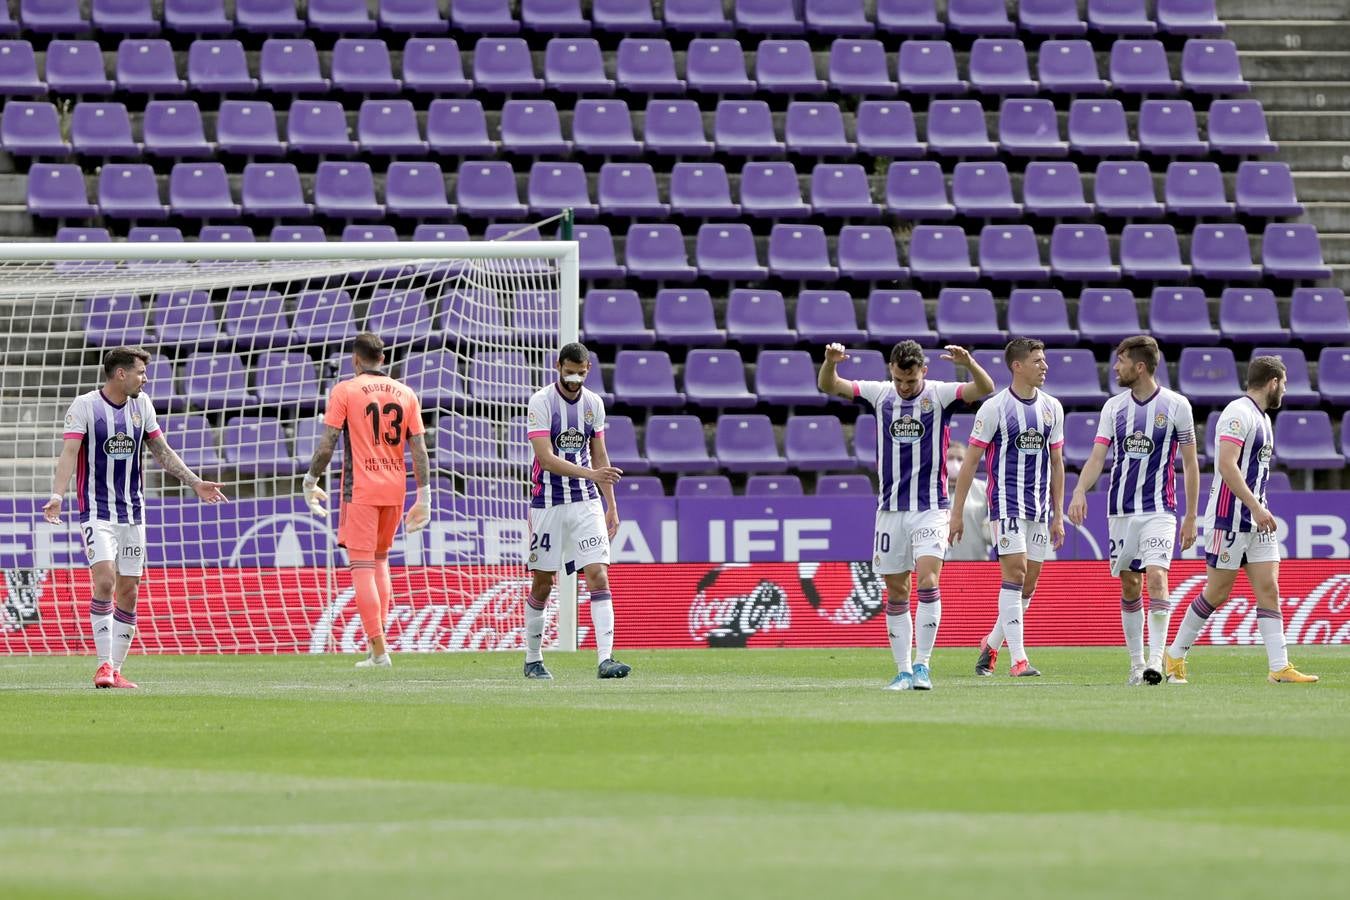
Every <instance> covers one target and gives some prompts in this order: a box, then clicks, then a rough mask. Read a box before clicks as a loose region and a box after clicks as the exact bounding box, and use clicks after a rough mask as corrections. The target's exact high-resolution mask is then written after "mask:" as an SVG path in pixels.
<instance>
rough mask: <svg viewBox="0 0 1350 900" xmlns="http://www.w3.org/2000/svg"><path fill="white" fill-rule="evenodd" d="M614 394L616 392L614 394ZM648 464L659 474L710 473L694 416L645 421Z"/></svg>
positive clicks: (710, 465) (712, 464) (700, 426)
mask: <svg viewBox="0 0 1350 900" xmlns="http://www.w3.org/2000/svg"><path fill="white" fill-rule="evenodd" d="M616 393H618V392H617V390H616ZM646 444H647V460H648V462H650V463H651V466H652V468H654V469H656V470H657V471H658V472H712V471H715V470H716V469H717V462H716V461H715V460H714V459H713V458H712V457H711V456H709V455H708V442H707V440H706V439H705V438H704V436H703V423H702V422H701V421H700V420H699V418H698V417H697V416H652V417H651V418H650V419H648V420H647V434H646Z"/></svg>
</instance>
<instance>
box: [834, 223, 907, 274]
mask: <svg viewBox="0 0 1350 900" xmlns="http://www.w3.org/2000/svg"><path fill="white" fill-rule="evenodd" d="M835 255H836V256H837V258H838V261H839V274H840V275H842V276H843V277H844V278H851V279H853V280H855V281H873V282H874V281H898V280H900V279H901V278H904V277H905V276H906V275H907V274H908V273H909V270H908V269H906V268H905V267H904V266H902V265H900V245H899V242H898V241H896V239H895V234H894V233H893V232H892V231H891V228H890V226H888V225H845V226H844V227H843V228H841V229H839V241H838V243H837V244H836V245H835Z"/></svg>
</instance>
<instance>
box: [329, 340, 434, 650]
mask: <svg viewBox="0 0 1350 900" xmlns="http://www.w3.org/2000/svg"><path fill="white" fill-rule="evenodd" d="M352 366H353V369H354V370H355V372H356V376H355V377H354V378H348V379H347V380H345V381H340V382H338V383H337V384H336V385H334V386H333V390H332V392H331V393H329V395H328V408H327V411H326V412H325V413H324V417H323V422H324V425H326V426H328V427H327V428H325V429H324V433H323V436H322V437H321V438H320V439H319V446H318V447H316V448H315V450H314V459H313V460H311V461H310V464H309V474H308V475H306V476H305V502H306V503H308V504H309V508H310V509H311V510H312V511H313V512H314V514H315V515H320V516H322V515H326V514H327V510H326V509H325V508H324V505H323V504H324V501H326V500H327V499H328V495H327V494H325V493H324V491H323V489H322V488H320V487H319V476H320V475H321V474H322V473H323V471H324V470H325V469H327V468H328V461H329V460H330V459H332V457H333V448H334V447H336V446H337V441H338V435H342V436H343V437H344V438H345V439H346V451H345V453H344V454H343V457H342V507H341V511H340V513H339V515H338V544H339V545H340V546H342V547H345V548H346V549H347V559H348V561H349V564H350V566H351V570H352V582H353V584H354V585H355V587H356V608H357V610H358V611H359V612H360V613H361V624H362V626H363V627H364V628H365V630H366V638H367V640H368V641H369V642H370V655H369V656H368V657H367V658H366V659H363V660H362V661H360V662H358V663H357V664H356V666H357V668H368V667H372V666H388V665H390V662H389V650H388V648H387V647H386V646H385V637H384V628H385V624H386V623H387V622H388V620H389V607H390V604H391V603H392V601H393V589H394V588H393V582H392V580H391V579H390V577H389V548H390V547H391V546H392V545H393V543H394V532H395V531H397V530H398V522H399V518H400V517H401V516H402V513H403V501H404V496H405V494H406V492H407V478H408V476H407V470H406V468H405V466H404V447H405V445H406V446H411V447H412V458H413V472H414V474H415V475H416V477H417V502H415V503H414V504H413V505H412V508H411V509H409V510H408V514H407V516H406V517H404V524H405V526H406V527H407V529H408V531H418V530H420V529H422V528H425V527H426V526H427V523H428V522H429V521H431V478H430V473H431V465H430V462H429V461H428V459H427V445H426V440H425V438H423V436H422V432H423V430H424V429H423V427H422V408H421V404H419V403H418V401H417V395H416V394H414V393H413V391H412V389H411V388H409V387H407V386H406V385H404V384H401V383H400V382H398V381H396V380H394V379H393V378H391V377H390V375H389V373H388V372H387V371H385V369H384V341H383V340H381V339H380V337H379V336H378V335H374V334H370V333H365V334H359V335H357V336H356V340H355V341H354V342H353V345H352Z"/></svg>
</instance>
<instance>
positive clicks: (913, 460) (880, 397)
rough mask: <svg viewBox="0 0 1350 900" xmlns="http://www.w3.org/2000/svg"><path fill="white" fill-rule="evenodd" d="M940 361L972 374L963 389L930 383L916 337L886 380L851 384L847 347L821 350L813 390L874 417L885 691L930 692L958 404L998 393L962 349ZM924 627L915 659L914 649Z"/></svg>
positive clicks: (902, 348)
mask: <svg viewBox="0 0 1350 900" xmlns="http://www.w3.org/2000/svg"><path fill="white" fill-rule="evenodd" d="M942 358H943V359H950V360H952V361H953V362H955V363H956V364H957V365H960V366H965V367H967V368H968V369H969V370H970V373H971V380H970V381H969V382H967V383H965V384H951V383H949V382H944V381H929V380H928V379H927V378H926V377H925V376H926V375H927V374H928V361H927V359H925V357H924V355H923V348H922V347H920V346H919V345H918V344H917V343H915V342H914V341H901V342H900V343H898V344H896V345H895V346H894V347H893V348H892V349H891V359H890V376H891V378H890V380H889V381H849V380H848V379H845V378H840V377H839V375H838V373H837V372H836V367H837V366H838V365H839V363H840V362H842V361H843V360H846V359H848V352H847V351H846V350H845V349H844V345H843V344H830V345H829V346H828V347H826V348H825V362H824V364H823V365H821V367H820V375H819V376H818V378H817V380H816V386H817V387H819V388H820V389H821V390H822V391H824V392H825V393H827V394H833V395H835V396H836V397H844V398H846V399H849V400H852V399H854V398H858V399H862V400H864V401H866V402H867V403H868V405H870V406H871V407H872V409H873V410H874V411H875V412H876V417H877V473H878V480H879V484H880V496H879V498H878V500H877V523H876V533H875V536H874V539H873V549H872V553H873V557H872V564H873V568H874V570H875V571H876V573H877V574H878V575H881V576H882V578H883V579H885V581H886V633H887V635H888V636H889V638H890V641H891V654H892V655H893V656H894V657H895V666H896V669H897V670H898V674H897V675H896V676H895V678H894V679H893V680H892V681H891V683H890V684H889V685H887V689H888V690H893V691H908V690H918V691H926V690H929V689H931V688H932V687H933V681H932V674H931V671H930V670H929V662H930V661H931V659H932V656H933V644H934V643H935V642H936V641H937V632H938V623H939V621H940V620H941V618H942V594H941V591H940V589H939V587H938V580H939V577H940V576H941V574H942V561H943V559H944V557H945V556H946V552H947V524H948V521H947V518H948V510H949V509H950V507H951V501H950V500H949V498H948V496H947V462H946V459H947V442H948V434H947V425H948V423H949V422H950V421H951V417H952V413H953V412H954V404H955V403H956V402H957V401H958V400H964V401H965V402H967V403H975V402H978V401H980V400H983V399H984V398H985V397H987V396H989V395H990V394H991V393H993V390H994V380H993V379H992V378H990V377H989V374H988V373H987V372H985V371H984V369H982V368H980V365H979V363H977V362H975V360H974V359H972V358H971V356H970V353H969V352H968V351H967V350H966V349H965V348H963V347H957V346H949V347H947V352H946V354H944V355H943V357H942ZM915 571H917V572H918V578H919V608H918V610H917V611H916V612H915V615H914V622H913V623H911V622H910V618H909V575H910V572H915ZM916 627H917V631H918V654H917V658H916V659H915V661H914V664H913V666H912V667H911V665H910V655H909V654H910V644H911V639H912V638H913V632H914V630H915V628H916Z"/></svg>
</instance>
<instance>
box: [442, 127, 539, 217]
mask: <svg viewBox="0 0 1350 900" xmlns="http://www.w3.org/2000/svg"><path fill="white" fill-rule="evenodd" d="M461 102H462V101H461ZM455 191H456V199H457V202H458V206H459V211H460V212H461V213H464V214H466V215H469V216H477V217H481V218H504V219H519V218H521V217H523V216H524V215H525V214H526V212H528V210H527V209H526V207H525V205H524V204H522V203H521V202H520V195H519V194H518V193H517V191H516V173H515V171H514V170H513V169H512V168H511V164H510V163H508V162H492V161H485V162H479V161H474V162H464V163H461V164H460V167H459V181H458V183H457V184H456V186H455Z"/></svg>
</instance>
